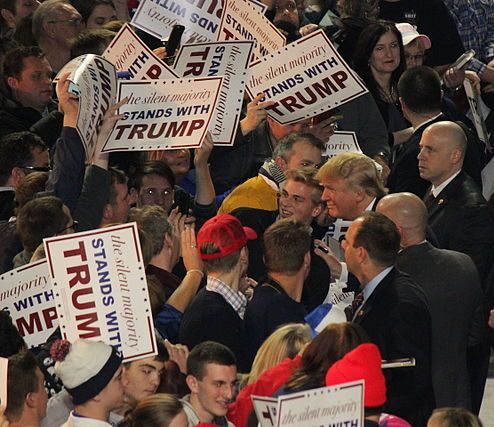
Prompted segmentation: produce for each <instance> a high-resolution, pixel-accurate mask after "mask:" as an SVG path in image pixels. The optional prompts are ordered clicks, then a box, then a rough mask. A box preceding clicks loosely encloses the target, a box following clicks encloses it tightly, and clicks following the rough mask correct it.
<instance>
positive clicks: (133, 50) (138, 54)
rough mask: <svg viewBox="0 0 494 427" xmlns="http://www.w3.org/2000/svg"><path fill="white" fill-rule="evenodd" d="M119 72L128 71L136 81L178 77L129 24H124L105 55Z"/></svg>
mask: <svg viewBox="0 0 494 427" xmlns="http://www.w3.org/2000/svg"><path fill="white" fill-rule="evenodd" d="M103 58H106V59H108V61H110V62H111V63H112V64H113V65H114V66H115V68H116V69H117V71H128V72H129V74H130V78H131V79H134V80H150V79H151V80H156V79H173V78H175V77H178V76H177V75H176V74H175V73H174V72H173V70H172V69H171V68H170V67H169V66H168V65H166V64H165V63H164V62H163V61H161V60H160V59H159V58H158V57H157V56H156V54H155V53H154V52H153V51H152V50H151V49H149V48H148V47H147V46H146V45H145V44H144V43H143V41H142V40H141V39H140V38H139V37H138V36H137V34H136V33H135V32H134V30H133V29H132V28H131V27H130V25H129V24H124V25H123V27H122V28H121V29H120V31H119V32H118V34H117V35H116V36H115V38H114V39H113V40H112V42H111V43H110V45H109V46H108V47H107V48H106V50H105V52H104V53H103Z"/></svg>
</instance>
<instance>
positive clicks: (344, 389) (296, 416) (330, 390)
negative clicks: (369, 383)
mask: <svg viewBox="0 0 494 427" xmlns="http://www.w3.org/2000/svg"><path fill="white" fill-rule="evenodd" d="M277 413H278V417H277V420H276V424H275V425H276V426H277V427H281V426H283V427H289V426H297V427H314V426H348V427H362V426H363V419H364V382H363V381H355V382H351V383H345V384H340V385H337V386H332V387H321V388H316V389H313V390H308V391H302V392H299V393H292V394H287V395H284V396H280V397H279V398H278V410H277Z"/></svg>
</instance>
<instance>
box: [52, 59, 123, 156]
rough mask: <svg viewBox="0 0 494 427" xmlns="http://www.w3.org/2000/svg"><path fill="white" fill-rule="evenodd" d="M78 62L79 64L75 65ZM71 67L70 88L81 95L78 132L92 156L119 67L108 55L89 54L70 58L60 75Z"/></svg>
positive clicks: (88, 154)
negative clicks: (105, 56) (97, 133)
mask: <svg viewBox="0 0 494 427" xmlns="http://www.w3.org/2000/svg"><path fill="white" fill-rule="evenodd" d="M74 66H76V68H74ZM67 71H70V75H69V80H70V81H71V82H72V85H71V88H70V89H69V90H70V91H71V92H73V93H76V94H77V95H78V96H79V112H78V114H77V127H76V129H77V132H78V134H79V136H80V137H81V140H82V142H83V144H84V149H85V151H86V158H87V159H88V160H90V159H91V157H92V155H93V153H94V148H95V140H96V131H97V129H98V127H99V126H100V124H101V122H102V121H103V116H104V115H105V113H106V111H107V110H108V108H110V107H111V105H112V104H113V103H114V100H115V93H116V90H117V71H116V69H115V67H114V66H113V64H111V63H110V62H109V61H108V60H106V59H105V58H103V57H101V56H98V55H93V54H88V55H82V56H80V57H78V58H75V59H74V60H72V61H71V62H69V63H68V64H67V65H66V66H65V67H64V68H63V69H62V70H61V71H60V73H58V76H61V75H63V74H64V73H66V72H67Z"/></svg>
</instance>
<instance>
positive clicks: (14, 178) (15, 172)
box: [10, 166, 26, 188]
mask: <svg viewBox="0 0 494 427" xmlns="http://www.w3.org/2000/svg"><path fill="white" fill-rule="evenodd" d="M25 176H26V174H25V173H24V171H23V170H22V168H20V167H17V166H16V167H14V168H13V169H12V172H10V177H11V179H10V181H11V183H12V184H11V185H12V187H14V188H17V187H18V186H19V184H20V183H21V181H22V179H23V178H24V177H25Z"/></svg>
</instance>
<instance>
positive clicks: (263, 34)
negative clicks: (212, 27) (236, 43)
mask: <svg viewBox="0 0 494 427" xmlns="http://www.w3.org/2000/svg"><path fill="white" fill-rule="evenodd" d="M224 1H225V8H224V10H223V16H222V17H221V24H220V29H219V31H218V33H217V37H218V38H217V40H218V41H223V40H253V41H254V42H255V44H254V51H253V56H254V59H258V58H262V57H263V56H265V55H268V54H270V53H273V52H276V51H277V50H279V49H281V48H282V47H283V46H285V44H286V39H285V36H283V35H282V34H281V33H280V32H279V31H278V30H277V29H276V27H275V26H274V25H273V24H272V23H271V22H270V21H269V19H267V18H266V17H265V16H264V13H263V12H261V11H259V9H258V8H257V7H256V6H255V4H253V3H252V2H250V1H249V0H224Z"/></svg>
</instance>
